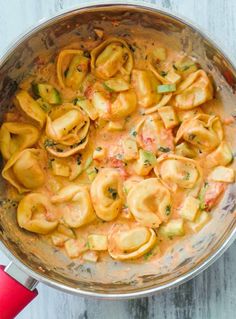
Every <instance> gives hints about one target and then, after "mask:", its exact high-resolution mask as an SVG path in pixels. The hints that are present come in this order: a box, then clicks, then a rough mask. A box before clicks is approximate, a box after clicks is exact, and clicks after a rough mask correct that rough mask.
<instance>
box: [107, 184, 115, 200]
mask: <svg viewBox="0 0 236 319" xmlns="http://www.w3.org/2000/svg"><path fill="white" fill-rule="evenodd" d="M108 192H109V193H110V194H111V197H112V199H114V200H115V199H116V198H117V190H116V189H115V188H112V187H108Z"/></svg>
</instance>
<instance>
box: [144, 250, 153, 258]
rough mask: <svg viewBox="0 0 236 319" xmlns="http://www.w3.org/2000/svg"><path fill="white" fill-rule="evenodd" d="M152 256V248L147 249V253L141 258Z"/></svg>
mask: <svg viewBox="0 0 236 319" xmlns="http://www.w3.org/2000/svg"><path fill="white" fill-rule="evenodd" d="M151 256H152V250H151V251H149V252H148V253H146V254H145V255H144V256H143V259H144V260H147V259H148V258H149V257H151Z"/></svg>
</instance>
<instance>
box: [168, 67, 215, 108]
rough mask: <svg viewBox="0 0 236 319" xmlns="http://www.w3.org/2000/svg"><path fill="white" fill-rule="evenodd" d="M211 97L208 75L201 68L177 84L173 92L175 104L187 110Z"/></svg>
mask: <svg viewBox="0 0 236 319" xmlns="http://www.w3.org/2000/svg"><path fill="white" fill-rule="evenodd" d="M212 98H213V87H212V84H211V81H210V79H209V77H208V76H207V74H206V72H205V71H203V70H198V71H196V72H194V73H191V74H189V76H188V77H187V78H186V79H185V80H184V81H183V82H182V83H181V84H180V85H179V87H178V89H177V91H176V92H175V97H174V103H175V106H176V107H178V108H179V109H182V110H189V109H192V108H194V107H196V106H198V105H201V104H203V103H205V102H207V101H209V100H211V99H212Z"/></svg>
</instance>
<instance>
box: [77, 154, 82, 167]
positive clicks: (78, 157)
mask: <svg viewBox="0 0 236 319" xmlns="http://www.w3.org/2000/svg"><path fill="white" fill-rule="evenodd" d="M81 158H82V154H78V156H77V159H76V161H77V164H78V165H80V164H81Z"/></svg>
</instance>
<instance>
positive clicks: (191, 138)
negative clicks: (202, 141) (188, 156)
mask: <svg viewBox="0 0 236 319" xmlns="http://www.w3.org/2000/svg"><path fill="white" fill-rule="evenodd" d="M195 137H196V135H195V134H189V136H188V138H189V140H190V141H192V140H194V139H195Z"/></svg>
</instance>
